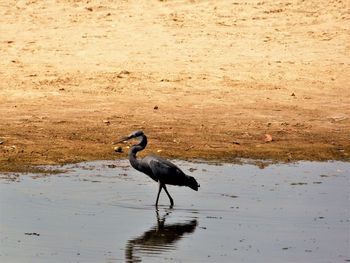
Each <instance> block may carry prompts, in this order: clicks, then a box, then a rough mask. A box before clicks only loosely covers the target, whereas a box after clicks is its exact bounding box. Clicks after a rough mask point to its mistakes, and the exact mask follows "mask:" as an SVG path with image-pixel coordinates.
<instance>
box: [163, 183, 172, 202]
mask: <svg viewBox="0 0 350 263" xmlns="http://www.w3.org/2000/svg"><path fill="white" fill-rule="evenodd" d="M163 188H164V190H165V192H166V194H167V195H168V197H169V199H170V207H173V206H174V201H173V199H172V198H171V196H170V194H169V192H168V189H167V188H166V186H165V185H163Z"/></svg>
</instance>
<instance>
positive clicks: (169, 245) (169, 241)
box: [125, 211, 198, 263]
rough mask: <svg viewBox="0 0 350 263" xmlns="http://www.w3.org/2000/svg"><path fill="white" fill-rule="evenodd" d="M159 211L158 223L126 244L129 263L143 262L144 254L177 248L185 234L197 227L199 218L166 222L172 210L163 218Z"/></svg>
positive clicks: (152, 254)
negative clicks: (180, 221) (181, 221)
mask: <svg viewBox="0 0 350 263" xmlns="http://www.w3.org/2000/svg"><path fill="white" fill-rule="evenodd" d="M156 213H157V224H156V225H155V226H153V227H152V228H151V229H150V230H147V231H146V232H144V233H143V234H142V235H141V236H139V237H136V238H134V239H131V240H129V241H128V242H127V244H126V249H125V259H126V262H128V263H135V262H141V261H142V256H156V255H158V254H161V253H163V252H166V251H170V250H174V249H176V245H175V244H176V242H178V241H179V240H180V239H181V238H182V237H183V235H184V234H191V233H193V232H194V230H195V229H196V227H197V224H198V222H197V219H192V220H189V221H186V222H184V223H172V224H166V223H165V220H166V218H167V217H168V216H169V215H170V213H171V212H167V213H166V214H165V215H164V216H162V217H161V218H160V217H159V213H158V211H156Z"/></svg>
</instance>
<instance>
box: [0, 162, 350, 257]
mask: <svg viewBox="0 0 350 263" xmlns="http://www.w3.org/2000/svg"><path fill="white" fill-rule="evenodd" d="M176 164H178V165H179V166H181V167H182V168H183V170H184V171H185V172H186V173H188V174H191V175H193V176H194V177H196V178H197V180H198V181H199V183H200V184H201V188H200V189H199V191H198V192H195V191H192V190H191V189H188V188H180V187H171V186H169V187H168V189H169V192H170V193H171V195H172V196H173V198H174V201H175V206H174V208H172V209H170V208H169V206H168V205H169V200H168V199H167V197H166V195H165V194H164V193H162V194H161V197H160V204H161V206H160V207H159V211H158V212H157V211H156V210H155V207H154V206H153V204H154V202H155V198H156V192H157V184H156V183H154V182H153V181H151V179H149V178H148V177H146V176H144V175H143V174H141V173H138V172H136V171H134V170H133V169H131V168H130V166H129V164H128V162H127V161H125V160H120V161H114V162H111V161H98V162H90V163H80V164H75V165H64V166H59V167H51V168H53V169H57V168H58V169H61V170H63V171H65V173H60V174H56V175H53V176H48V175H42V174H27V175H22V174H7V175H6V176H4V174H0V175H1V177H2V179H1V180H0V212H1V213H0V223H1V225H0V237H1V239H0V261H1V262H141V261H142V262H348V261H349V260H350V253H349V250H348V248H349V230H350V222H349V217H350V212H349V211H350V207H349V187H350V181H349V174H350V165H349V163H343V162H322V163H318V162H299V163H296V164H283V165H282V164H280V165H269V166H268V167H266V168H264V169H260V168H258V167H257V166H255V165H249V164H244V165H234V164H222V165H218V164H217V165H214V164H203V163H194V162H184V161H176Z"/></svg>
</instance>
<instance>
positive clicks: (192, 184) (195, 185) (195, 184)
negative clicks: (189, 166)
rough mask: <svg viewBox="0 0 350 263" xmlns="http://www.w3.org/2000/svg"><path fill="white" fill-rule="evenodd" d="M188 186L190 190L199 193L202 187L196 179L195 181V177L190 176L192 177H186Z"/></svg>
mask: <svg viewBox="0 0 350 263" xmlns="http://www.w3.org/2000/svg"><path fill="white" fill-rule="evenodd" d="M186 178H187V180H186V186H188V187H189V188H191V189H193V190H195V191H198V188H199V187H200V185H199V183H198V182H197V181H196V179H194V177H192V176H190V175H186Z"/></svg>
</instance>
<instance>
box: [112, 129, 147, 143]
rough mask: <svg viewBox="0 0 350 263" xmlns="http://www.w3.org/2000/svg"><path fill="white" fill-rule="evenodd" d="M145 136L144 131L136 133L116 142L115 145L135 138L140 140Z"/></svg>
mask: <svg viewBox="0 0 350 263" xmlns="http://www.w3.org/2000/svg"><path fill="white" fill-rule="evenodd" d="M143 135H144V133H143V131H134V132H132V133H131V134H129V135H128V136H125V137H123V138H121V139H120V140H119V141H116V142H115V143H121V142H125V141H128V140H131V139H134V138H139V137H141V136H143Z"/></svg>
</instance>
